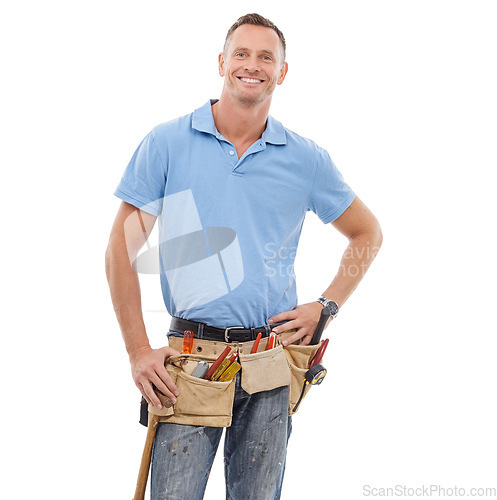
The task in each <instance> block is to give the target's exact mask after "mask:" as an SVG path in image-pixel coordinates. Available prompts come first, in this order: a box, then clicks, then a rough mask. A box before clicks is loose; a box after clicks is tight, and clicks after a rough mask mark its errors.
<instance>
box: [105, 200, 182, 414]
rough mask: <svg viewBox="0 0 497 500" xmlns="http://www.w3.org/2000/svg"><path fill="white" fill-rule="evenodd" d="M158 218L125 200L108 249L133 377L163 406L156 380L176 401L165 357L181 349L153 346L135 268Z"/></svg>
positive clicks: (116, 307)
mask: <svg viewBox="0 0 497 500" xmlns="http://www.w3.org/2000/svg"><path fill="white" fill-rule="evenodd" d="M155 220H156V217H154V216H153V215H150V214H148V213H146V212H143V211H142V210H139V209H138V208H136V207H134V206H133V205H130V204H129V203H126V202H122V204H121V206H120V207H119V210H118V212H117V216H116V219H115V221H114V225H113V227H112V230H111V234H110V238H109V244H108V247H107V251H106V253H105V271H106V274H107V281H108V282H109V287H110V293H111V297H112V303H113V304H114V310H115V312H116V316H117V320H118V321H119V325H120V327H121V332H122V335H123V338H124V343H125V345H126V350H127V352H128V355H129V360H130V363H131V373H132V376H133V380H134V382H135V384H136V386H137V387H138V389H140V392H141V393H142V394H143V397H144V398H145V399H146V400H147V402H148V403H149V404H152V405H154V406H157V407H158V408H159V409H160V408H161V404H160V401H159V398H158V397H157V395H156V394H155V393H154V390H153V387H152V384H154V385H155V386H156V387H157V389H159V390H160V391H161V392H162V393H163V394H164V395H165V396H167V397H168V398H170V399H171V400H173V402H174V403H175V402H176V399H175V396H177V395H178V390H177V388H176V386H175V385H174V383H173V381H172V379H171V377H170V376H169V374H168V373H167V370H166V369H165V367H164V361H165V360H166V358H168V357H169V356H171V355H172V354H179V353H178V352H177V351H175V350H174V349H171V348H170V347H162V348H160V349H152V348H151V347H150V343H149V340H148V337H147V333H146V330H145V323H144V322H143V315H142V310H141V295H140V283H139V280H138V274H137V273H136V271H135V270H134V269H133V268H132V263H133V262H134V260H135V259H136V257H137V255H138V252H139V250H140V248H141V247H142V246H143V245H144V244H145V242H146V240H147V238H148V236H149V235H150V233H151V231H152V229H153V227H154V224H155Z"/></svg>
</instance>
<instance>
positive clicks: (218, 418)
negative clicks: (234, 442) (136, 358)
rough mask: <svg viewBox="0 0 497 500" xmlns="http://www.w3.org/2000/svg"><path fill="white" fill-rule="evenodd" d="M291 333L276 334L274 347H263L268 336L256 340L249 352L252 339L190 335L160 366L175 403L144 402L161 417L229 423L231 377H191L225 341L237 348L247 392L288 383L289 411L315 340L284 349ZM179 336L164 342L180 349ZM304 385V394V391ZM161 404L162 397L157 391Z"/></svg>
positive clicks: (172, 420) (217, 424)
mask: <svg viewBox="0 0 497 500" xmlns="http://www.w3.org/2000/svg"><path fill="white" fill-rule="evenodd" d="M293 333H295V330H289V331H288V332H285V333H283V334H281V335H278V343H277V346H276V347H274V348H273V349H269V350H267V351H266V350H265V349H266V345H267V342H268V338H264V339H261V341H260V344H259V349H258V351H259V352H257V353H255V354H251V351H252V347H253V345H254V342H253V341H252V342H244V343H233V342H232V343H229V344H227V343H225V342H214V341H208V340H199V339H194V343H193V352H192V354H180V355H178V356H170V357H169V358H168V359H167V361H166V369H167V371H168V373H169V374H170V375H171V377H172V379H173V381H174V383H175V384H176V386H177V388H178V391H179V396H178V398H177V402H176V404H175V405H173V406H170V407H169V408H167V407H164V408H163V409H162V410H159V409H157V408H156V407H152V406H149V407H148V411H149V412H150V413H151V414H153V415H158V416H160V421H161V422H170V423H175V424H184V425H202V426H208V427H229V426H230V425H231V418H232V415H233V400H234V396H235V379H233V380H230V381H227V382H218V381H211V380H204V379H200V378H197V377H193V376H192V373H193V370H194V369H195V367H196V366H197V364H198V363H199V361H207V362H208V363H209V364H212V363H213V362H214V361H215V360H216V359H217V358H218V356H219V355H220V354H221V353H222V352H223V350H224V349H225V347H226V346H230V347H231V348H232V352H238V354H239V359H238V360H239V362H240V364H241V366H242V369H241V386H242V388H243V389H244V390H245V391H246V392H247V393H248V394H255V393H256V392H261V391H269V390H271V389H276V388H277V387H283V386H285V385H289V386H290V391H289V394H290V396H289V404H288V413H289V415H292V414H293V413H294V412H293V408H294V407H295V405H296V403H297V401H298V399H299V397H300V394H301V392H302V388H303V387H304V383H305V379H304V376H305V373H306V372H307V369H308V367H309V363H310V360H311V359H312V357H313V356H314V354H315V353H316V351H317V350H318V349H319V345H320V344H317V345H312V346H301V345H298V344H291V345H289V346H287V347H285V348H283V346H282V345H281V344H280V342H281V341H282V340H284V339H285V338H288V337H289V336H290V335H292V334H293ZM182 344H183V339H182V338H179V337H169V346H170V347H172V348H173V349H175V350H177V351H179V352H181V349H182ZM309 388H310V386H309V387H307V389H306V394H307V392H308V391H309ZM159 399H160V400H161V402H162V404H163V405H164V404H165V403H167V402H166V399H167V398H164V397H163V396H162V395H160V394H159Z"/></svg>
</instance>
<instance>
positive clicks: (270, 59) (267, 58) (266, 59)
mask: <svg viewBox="0 0 497 500" xmlns="http://www.w3.org/2000/svg"><path fill="white" fill-rule="evenodd" d="M262 58H263V59H264V60H265V61H272V60H273V58H272V57H271V56H262Z"/></svg>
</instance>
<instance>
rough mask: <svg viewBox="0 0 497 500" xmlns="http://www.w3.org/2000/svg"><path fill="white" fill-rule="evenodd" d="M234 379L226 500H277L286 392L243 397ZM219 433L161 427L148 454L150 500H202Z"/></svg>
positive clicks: (288, 426)
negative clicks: (150, 468)
mask: <svg viewBox="0 0 497 500" xmlns="http://www.w3.org/2000/svg"><path fill="white" fill-rule="evenodd" d="M239 375H240V374H237V379H236V388H235V400H234V405H233V419H232V424H231V427H227V428H226V437H225V446H224V471H225V478H226V498H227V500H278V499H279V498H280V496H281V486H282V483H283V475H284V472H285V460H286V449H287V443H288V438H289V437H290V433H291V430H292V420H291V417H289V416H288V386H285V387H279V388H277V389H273V390H271V391H265V392H259V393H256V394H252V395H250V394H247V393H246V392H245V391H244V390H243V389H242V388H241V386H240V376H239ZM222 433H223V427H199V426H190V425H178V424H170V423H160V424H159V426H158V428H157V434H156V436H155V441H154V447H153V451H152V472H151V499H152V500H201V499H202V498H203V496H204V492H205V487H206V484H207V479H208V477H209V473H210V470H211V467H212V463H213V461H214V456H215V454H216V450H217V448H218V445H219V442H220V440H221V436H222Z"/></svg>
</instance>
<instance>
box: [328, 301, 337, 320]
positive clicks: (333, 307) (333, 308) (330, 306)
mask: <svg viewBox="0 0 497 500" xmlns="http://www.w3.org/2000/svg"><path fill="white" fill-rule="evenodd" d="M326 307H327V308H328V309H329V310H330V313H331V315H332V316H335V315H336V314H338V305H337V303H336V302H333V301H332V300H330V301H329V302H328V303H327V304H326Z"/></svg>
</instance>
